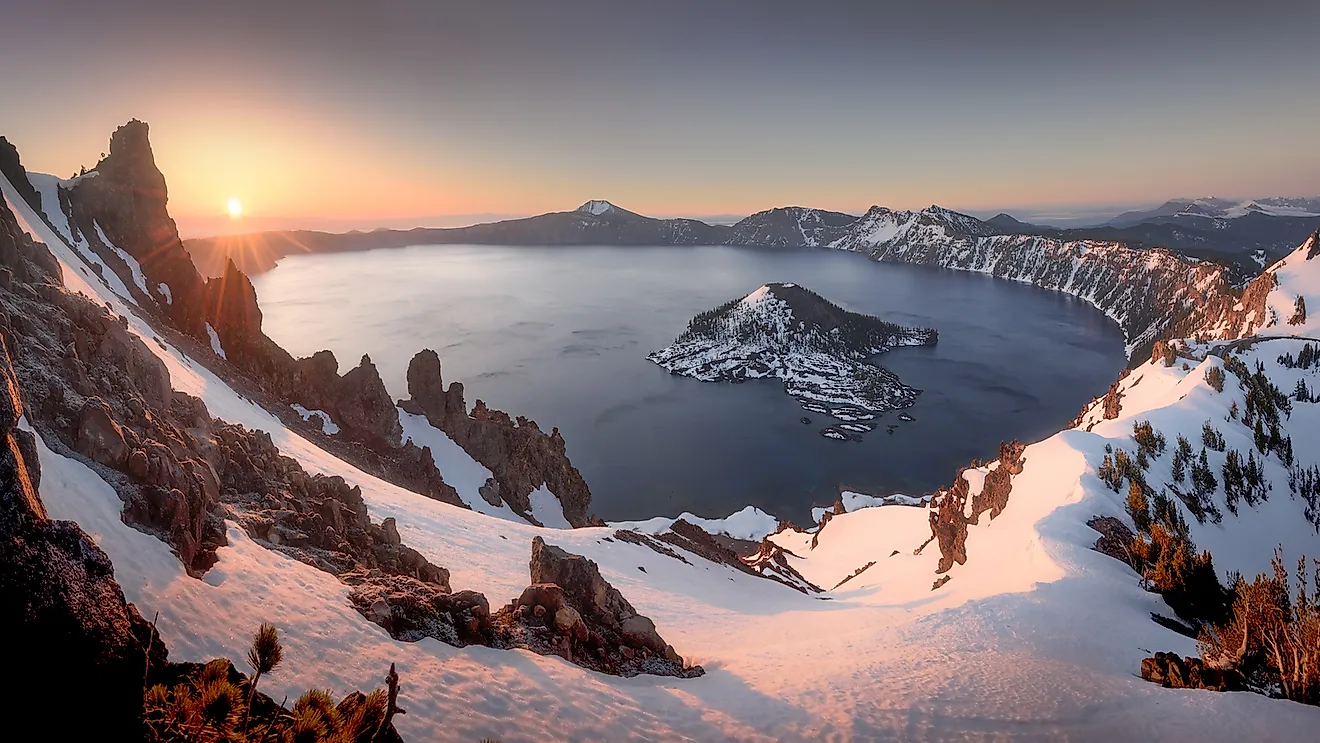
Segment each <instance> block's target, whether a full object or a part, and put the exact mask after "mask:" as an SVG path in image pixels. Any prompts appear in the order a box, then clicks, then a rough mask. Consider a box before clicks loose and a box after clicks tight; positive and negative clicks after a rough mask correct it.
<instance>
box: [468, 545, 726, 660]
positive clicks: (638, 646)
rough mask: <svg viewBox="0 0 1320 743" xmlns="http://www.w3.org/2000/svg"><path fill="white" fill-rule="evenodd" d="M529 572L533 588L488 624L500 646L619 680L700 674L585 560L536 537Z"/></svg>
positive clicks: (593, 564)
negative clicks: (557, 658)
mask: <svg viewBox="0 0 1320 743" xmlns="http://www.w3.org/2000/svg"><path fill="white" fill-rule="evenodd" d="M530 572H531V579H532V582H531V585H529V586H528V587H527V588H526V589H525V590H524V591H523V592H522V594H521V595H520V596H519V597H518V598H517V599H515V600H514V601H513V602H512V603H510V604H509V605H508V606H505V607H504V608H502V609H500V611H499V612H497V613H496V614H495V616H494V618H493V622H494V624H495V628H496V631H497V635H498V636H500V637H502V641H503V642H507V643H511V644H513V645H515V646H517V647H527V648H529V649H531V650H533V651H535V652H538V653H542V654H545V655H550V654H553V655H559V656H561V657H563V658H564V659H566V660H568V661H570V662H573V663H577V664H578V665H580V666H585V667H587V668H591V669H593V670H596V671H600V672H602V673H612V674H618V675H621V676H636V675H637V674H641V673H648V674H654V675H658V676H678V677H680V678H693V677H696V676H701V675H703V674H704V673H705V670H704V669H702V668H701V666H691V667H688V666H687V665H686V664H685V663H684V662H683V658H682V657H681V656H679V654H678V653H677V652H676V651H675V650H674V647H673V646H672V645H670V644H668V643H667V642H665V640H664V638H662V637H661V636H660V633H659V632H657V631H656V628H655V623H654V622H652V621H651V620H650V619H648V618H647V617H645V616H642V615H641V614H638V613H637V610H636V609H634V608H633V606H632V604H630V603H628V600H627V599H626V598H624V597H623V594H621V593H619V590H618V589H617V588H615V587H614V586H612V585H610V583H609V581H606V580H605V579H604V578H602V577H601V575H600V569H599V568H598V567H597V566H596V563H594V562H592V561H591V560H588V559H587V558H585V557H583V556H581V555H574V554H571V553H569V552H566V551H564V550H563V549H560V548H559V547H556V546H554V545H550V544H546V543H545V540H543V539H541V538H540V537H535V538H534V539H533V540H532V559H531V563H530Z"/></svg>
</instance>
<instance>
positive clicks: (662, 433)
mask: <svg viewBox="0 0 1320 743" xmlns="http://www.w3.org/2000/svg"><path fill="white" fill-rule="evenodd" d="M771 281H781V282H795V283H798V284H801V285H803V286H805V287H807V288H809V289H812V290H814V291H815V292H817V293H819V294H821V295H822V296H824V297H825V298H827V299H829V300H831V301H833V302H835V303H836V304H839V305H842V306H843V307H845V308H847V309H849V310H853V311H856V312H863V313H867V314H872V315H877V316H879V317H882V318H884V319H886V320H890V321H893V322H897V323H902V324H907V325H918V326H923V327H933V328H937V329H938V330H939V334H940V335H939V344H938V345H936V346H934V347H925V348H899V349H895V350H893V351H890V352H889V353H886V354H884V355H883V356H881V357H879V359H878V362H879V363H880V364H881V365H883V366H885V367H886V368H888V369H890V370H892V371H893V372H895V373H897V374H898V375H899V377H900V378H901V379H902V380H903V381H904V382H906V383H907V384H910V385H913V386H915V387H917V388H919V389H921V390H923V394H922V395H921V396H920V397H918V399H917V403H916V406H915V407H913V408H911V409H909V410H907V411H905V412H907V413H908V414H910V415H911V416H913V417H914V418H915V419H916V420H915V421H912V422H901V421H899V420H898V419H897V413H894V412H890V413H886V414H884V415H883V416H881V417H880V418H879V420H878V421H877V423H878V424H879V425H877V427H876V430H875V431H874V432H872V433H870V434H867V435H866V436H865V438H864V440H863V441H862V442H860V443H855V442H839V441H831V440H828V439H826V438H823V437H822V436H820V435H819V433H818V431H819V430H820V429H821V428H823V427H824V426H825V425H828V424H829V423H831V422H833V421H831V420H830V419H826V418H824V417H822V416H819V415H815V414H812V413H806V412H805V411H803V410H802V409H801V407H800V406H799V405H798V404H797V402H796V401H794V400H793V399H792V398H790V397H788V396H787V395H785V394H784V393H783V390H782V387H781V385H780V383H779V382H778V381H775V380H758V381H754V382H747V383H744V384H737V385H735V384H719V383H710V382H699V381H697V380H694V379H689V378H686V377H677V376H671V375H670V374H669V373H668V372H666V371H664V370H663V369H661V368H659V367H657V366H655V365H654V364H652V363H650V362H648V361H647V360H646V355H647V353H649V352H651V351H653V350H655V349H658V348H661V347H663V346H665V345H666V344H668V343H669V342H671V341H672V340H673V339H674V338H675V337H676V336H677V335H678V334H679V333H680V332H682V331H683V329H684V328H685V327H686V326H687V322H688V320H689V319H691V317H692V316H693V315H695V314H697V313H699V312H702V311H704V310H708V309H711V308H712V307H715V306H716V305H719V304H721V303H723V302H725V301H727V300H729V299H733V298H737V297H741V296H743V295H745V294H747V293H748V292H750V291H752V290H753V289H756V288H757V287H758V286H760V285H761V284H764V283H766V282H771ZM254 283H255V284H256V288H257V293H258V295H259V298H260V302H261V308H262V310H263V312H264V313H265V326H264V327H265V330H266V332H267V334H269V335H270V336H271V337H272V338H274V339H275V340H276V341H277V342H279V343H280V345H282V346H284V348H285V349H287V350H288V351H289V352H291V353H293V354H294V355H296V356H305V355H308V354H311V353H313V352H315V351H318V350H320V349H323V348H329V349H331V350H333V351H334V352H335V355H336V356H337V357H338V358H339V360H340V370H341V371H344V370H346V369H348V368H350V367H352V366H355V365H356V364H357V360H358V358H360V357H361V355H362V354H364V353H369V354H370V355H371V358H372V360H373V361H374V362H375V363H376V365H377V367H378V368H379V369H380V372H381V376H382V377H383V378H384V380H385V384H386V386H387V387H388V388H389V390H390V392H391V393H392V394H393V395H394V396H395V397H396V398H404V397H407V383H406V371H407V367H408V361H409V360H410V359H411V358H412V356H413V354H414V353H415V352H416V351H417V350H418V349H421V348H424V347H425V348H433V349H435V350H436V351H437V352H438V353H439V354H440V359H441V364H442V369H443V374H444V378H445V382H446V384H447V383H448V382H451V381H462V382H463V383H464V385H465V387H466V390H467V392H466V399H467V402H468V404H469V405H471V404H473V403H474V402H475V401H476V400H477V399H478V398H480V399H482V400H485V401H486V403H487V404H488V405H490V406H492V407H495V408H499V409H501V410H504V411H507V412H508V413H510V414H511V415H524V416H527V417H529V418H531V419H533V420H535V421H536V422H537V423H538V424H540V425H541V427H542V428H543V429H545V430H547V431H548V430H549V429H550V427H551V426H558V427H559V429H560V431H561V432H562V433H563V435H564V438H565V439H566V440H567V444H568V453H569V456H570V457H571V458H572V460H573V463H574V464H575V465H576V466H577V467H578V469H579V470H581V472H582V474H583V476H584V477H585V478H586V480H587V483H588V484H589V485H590V486H591V491H592V495H593V502H592V508H591V510H592V512H594V513H596V514H597V515H599V516H601V517H602V518H605V519H607V520H619V519H638V518H645V517H650V516H656V515H674V514H677V513H679V512H681V511H685V510H686V511H692V512H694V513H696V514H698V515H701V516H722V515H727V514H728V513H730V512H732V511H735V510H737V509H739V508H742V507H743V506H744V505H747V504H749V503H750V504H754V505H756V506H759V507H760V508H762V509H765V510H766V511H769V512H770V513H773V514H776V515H778V516H781V517H785V518H792V519H794V520H796V521H798V522H799V523H806V522H808V521H809V518H810V517H809V514H810V508H811V507H812V506H813V505H827V504H829V503H832V502H833V501H834V500H835V498H837V496H838V493H839V491H840V490H841V489H850V490H857V491H861V492H867V493H873V494H883V493H889V492H895V491H897V492H906V493H911V494H918V493H923V492H930V491H932V490H934V489H935V488H938V487H942V486H946V485H948V484H950V483H951V482H952V479H953V476H954V474H955V472H956V471H957V469H958V468H959V467H960V466H962V465H965V464H967V463H968V462H969V461H970V460H972V459H973V458H981V459H987V458H990V457H993V456H994V455H995V454H996V452H997V447H998V444H999V442H1000V441H1001V440H1008V439H1012V438H1018V439H1021V440H1025V441H1032V440H1036V439H1040V438H1043V437H1045V436H1048V435H1049V434H1051V433H1053V432H1055V431H1057V430H1059V429H1060V428H1061V427H1063V426H1064V425H1066V424H1067V423H1068V421H1070V420H1071V419H1072V418H1073V417H1074V416H1075V415H1076V414H1077V411H1078V410H1079V409H1080V408H1081V406H1082V405H1083V404H1084V403H1086V402H1087V401H1088V400H1089V399H1090V398H1091V397H1093V396H1095V395H1097V394H1100V393H1102V392H1103V391H1104V390H1105V389H1106V388H1107V387H1108V385H1109V383H1110V382H1112V381H1113V380H1114V378H1115V377H1116V375H1117V374H1118V372H1119V370H1120V369H1121V368H1122V367H1123V365H1124V362H1125V360H1124V357H1123V338H1122V334H1121V333H1120V332H1119V330H1118V328H1117V327H1116V326H1115V325H1114V324H1113V323H1111V322H1110V321H1109V320H1108V319H1106V318H1105V317H1104V315H1102V314H1101V313H1100V312H1099V311H1097V310H1095V309H1094V308H1092V307H1090V306H1089V305H1086V304H1085V303H1083V302H1081V301H1080V300H1077V299H1074V298H1072V297H1067V296H1064V295H1060V294H1055V293H1052V292H1047V291H1045V290H1041V289H1037V288H1035V287H1031V286H1026V285H1021V284H1016V283H1012V282H1007V281H1001V280H997V279H992V278H989V277H986V276H980V275H975V274H967V273H960V272H955V271H946V270H941V269H933V268H926V267H919V266H903V265H894V264H881V263H876V262H874V261H870V260H867V259H866V258H865V257H863V256H861V255H857V254H853V253H842V252H838V251H830V250H768V249H766V250H762V249H754V248H735V247H655V248H638V247H626V248H625V247H544V248H541V247H492V246H467V245H446V246H417V247H410V248H403V249H395V250H377V251H370V252H361V253H339V254H323V255H302V256H291V257H288V258H285V259H283V260H282V261H280V263H279V265H278V266H277V267H276V268H275V269H273V270H272V271H270V272H268V273H266V274H263V275H260V276H257V277H255V279H254ZM803 415H806V416H808V417H810V418H811V419H812V422H811V424H810V425H804V424H802V423H801V422H800V420H799V419H800V418H801V417H802V416H803ZM891 423H893V424H897V426H898V428H897V430H896V431H895V432H894V433H893V434H892V435H891V434H886V433H885V425H886V424H891Z"/></svg>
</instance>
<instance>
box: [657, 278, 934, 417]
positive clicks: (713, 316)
mask: <svg viewBox="0 0 1320 743" xmlns="http://www.w3.org/2000/svg"><path fill="white" fill-rule="evenodd" d="M937 337H938V333H936V331H934V330H931V329H927V328H906V327H903V326H901V325H895V324H894V323H889V322H885V321H884V320H881V319H879V318H876V317H871V316H869V315H861V314H858V313H855V312H849V311H847V310H845V309H843V308H842V307H840V306H838V305H836V304H834V303H832V302H830V301H829V300H827V299H825V298H824V297H822V296H820V295H819V294H816V293H815V292H813V291H811V290H809V289H806V288H804V287H801V286H798V285H797V284H766V285H764V286H762V287H760V288H759V289H757V290H756V291H754V292H752V293H751V294H748V295H747V296H745V297H742V298H740V299H735V300H732V301H730V302H727V303H725V304H723V305H720V306H719V307H716V308H715V309H713V310H711V311H709V312H703V313H701V314H700V315H697V316H696V317H694V318H692V321H691V322H690V323H688V328H687V330H686V331H684V332H683V334H682V335H680V336H679V337H678V339H677V340H675V341H674V342H673V343H672V344H670V345H669V346H667V347H665V348H662V349H660V350H659V351H655V352H654V353H652V354H650V355H649V356H647V358H648V359H650V360H651V361H654V362H655V363H657V364H659V365H660V366H662V367H664V368H666V369H668V370H669V371H670V372H671V373H673V374H681V375H683V376H688V377H693V378H695V379H700V380H702V381H706V382H718V381H730V382H741V381H744V380H747V379H764V378H770V377H775V378H778V379H779V380H781V381H782V382H783V383H784V391H785V392H787V393H788V394H790V395H792V396H793V397H795V398H797V399H798V401H799V402H801V403H802V406H803V407H804V408H806V409H807V410H810V411H812V412H815V413H820V414H822V415H829V416H832V417H834V418H837V419H838V420H841V421H847V423H845V424H844V426H839V427H830V428H827V429H825V430H824V431H822V432H821V433H822V435H824V436H827V437H829V438H835V439H841V440H842V439H848V438H853V437H854V436H855V435H856V434H858V433H861V432H864V431H869V430H870V428H871V427H870V424H867V423H861V422H860V421H866V420H870V419H872V418H874V417H875V415H876V414H877V413H879V412H883V411H885V410H897V409H900V408H907V407H911V406H912V404H913V402H914V401H915V399H916V396H917V395H919V394H921V390H918V389H915V388H913V387H909V386H907V385H905V384H903V383H902V382H900V381H899V379H898V377H897V376H896V375H895V374H893V373H892V372H890V371H888V370H886V369H883V368H881V367H879V366H875V365H873V364H870V363H867V360H868V359H870V358H872V357H874V356H875V355H877V354H880V353H884V352H885V351H888V350H889V349H891V348H894V347H895V346H925V345H932V344H934V343H935V341H936V339H937ZM845 426H846V428H845ZM840 428H843V429H844V430H839V429H840Z"/></svg>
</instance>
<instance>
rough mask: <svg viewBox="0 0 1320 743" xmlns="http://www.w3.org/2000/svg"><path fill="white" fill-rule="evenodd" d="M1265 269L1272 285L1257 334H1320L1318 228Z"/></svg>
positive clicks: (1310, 335) (1317, 336)
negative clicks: (1266, 312) (1262, 322)
mask: <svg viewBox="0 0 1320 743" xmlns="http://www.w3.org/2000/svg"><path fill="white" fill-rule="evenodd" d="M1266 273H1269V274H1272V275H1273V276H1274V281H1275V287H1274V289H1273V290H1271V291H1270V293H1269V296H1268V297H1266V299H1265V304H1266V306H1267V308H1268V312H1269V318H1268V319H1267V320H1266V321H1265V325H1264V327H1262V328H1261V331H1260V332H1261V334H1262V335H1307V336H1309V337H1311V338H1320V232H1317V233H1316V234H1313V235H1311V237H1310V238H1309V239H1308V240H1307V241H1306V242H1305V243H1303V244H1302V245H1301V246H1300V247H1299V248H1297V250H1295V251H1293V252H1292V254H1290V255H1288V256H1287V257H1286V258H1283V259H1281V260H1280V261H1279V262H1277V263H1275V264H1274V265H1272V266H1270V267H1269V268H1268V269H1267V270H1266ZM1308 300H1309V304H1308Z"/></svg>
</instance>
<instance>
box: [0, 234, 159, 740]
mask: <svg viewBox="0 0 1320 743" xmlns="http://www.w3.org/2000/svg"><path fill="white" fill-rule="evenodd" d="M0 239H3V238H0ZM4 336H9V334H8V333H4ZM5 346H6V343H5V341H4V340H0V631H3V632H4V636H5V637H7V638H9V640H10V647H9V650H8V651H7V653H6V657H7V658H8V660H9V661H10V662H11V663H13V664H15V666H14V667H15V668H16V669H22V680H21V682H19V683H14V684H10V685H9V688H8V690H7V691H6V692H5V705H6V707H7V708H8V709H10V710H14V711H17V710H22V714H23V715H25V716H26V718H27V719H28V720H30V721H34V720H39V721H42V722H41V723H40V724H42V725H43V726H47V725H55V726H56V727H57V729H58V730H59V734H60V736H61V737H63V736H67V737H68V739H70V740H94V739H102V740H136V739H139V738H140V737H141V734H142V730H141V724H142V690H143V684H144V682H145V680H146V673H147V667H148V658H149V657H150V652H149V650H150V648H151V646H152V645H151V630H150V628H149V626H148V625H147V623H146V622H144V621H143V620H142V617H141V616H139V615H138V612H137V610H136V609H135V608H134V607H133V606H132V605H130V604H128V603H126V602H125V600H124V594H123V591H121V590H120V588H119V585H118V584H117V583H116V582H115V577H114V568H113V566H112V565H111V564H110V559H109V558H108V557H106V555H105V553H104V552H102V551H101V549H100V548H99V547H97V546H96V543H95V542H94V541H93V540H92V538H91V537H89V536H88V535H87V534H86V533H84V532H83V531H82V529H80V528H79V527H78V525H77V524H75V523H73V522H70V521H54V520H52V519H50V518H48V517H47V515H46V509H45V506H44V505H43V504H42V502H41V498H40V496H39V495H38V491H37V488H38V486H39V484H40V477H41V472H40V465H39V463H38V460H37V444H36V439H35V437H34V436H33V435H32V433H31V432H30V431H26V430H23V429H22V428H20V427H19V421H20V418H21V417H23V415H24V412H25V411H24V406H23V402H22V396H21V395H20V392H19V389H20V388H19V383H18V379H17V376H16V374H15V373H14V369H13V366H12V364H11V361H10V358H9V353H8V351H7V349H6V347H5ZM73 704H76V709H77V714H73V715H71V714H69V709H70V706H71V705H73ZM56 720H58V721H59V722H58V723H55V722H53V721H56Z"/></svg>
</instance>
